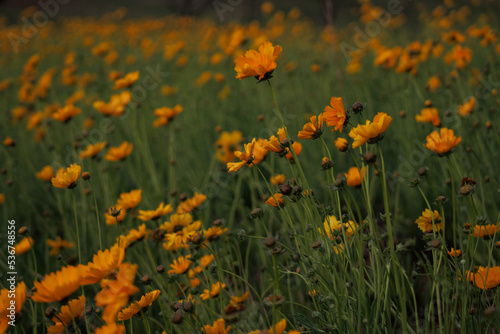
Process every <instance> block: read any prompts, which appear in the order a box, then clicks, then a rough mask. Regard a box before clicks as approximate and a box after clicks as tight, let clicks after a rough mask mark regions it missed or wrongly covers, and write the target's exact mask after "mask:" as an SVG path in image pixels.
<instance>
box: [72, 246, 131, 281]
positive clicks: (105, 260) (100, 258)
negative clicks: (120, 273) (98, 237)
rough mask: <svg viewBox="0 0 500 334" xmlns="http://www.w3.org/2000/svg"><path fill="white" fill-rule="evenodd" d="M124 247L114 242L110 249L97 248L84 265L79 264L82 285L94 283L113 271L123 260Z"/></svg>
mask: <svg viewBox="0 0 500 334" xmlns="http://www.w3.org/2000/svg"><path fill="white" fill-rule="evenodd" d="M124 257H125V247H124V246H123V245H118V244H115V245H113V246H112V247H111V248H110V249H105V250H104V251H101V250H99V251H98V252H97V254H95V255H94V257H93V258H92V262H89V263H88V264H87V265H86V266H80V268H81V271H82V283H81V284H83V285H88V284H94V283H97V282H99V281H100V280H102V279H103V278H106V277H107V276H108V275H109V274H111V273H113V272H114V271H115V270H116V269H117V268H118V267H119V266H120V265H121V264H122V262H123V258H124Z"/></svg>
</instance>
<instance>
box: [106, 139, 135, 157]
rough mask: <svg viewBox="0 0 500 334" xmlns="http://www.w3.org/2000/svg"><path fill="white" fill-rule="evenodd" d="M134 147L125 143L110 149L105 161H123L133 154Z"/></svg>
mask: <svg viewBox="0 0 500 334" xmlns="http://www.w3.org/2000/svg"><path fill="white" fill-rule="evenodd" d="M133 147H134V145H133V144H131V143H129V142H127V141H124V142H123V143H121V145H120V146H118V147H110V149H109V150H108V153H106V155H105V156H104V159H106V160H108V161H120V160H123V159H125V158H126V157H128V156H129V155H130V153H132V149H133Z"/></svg>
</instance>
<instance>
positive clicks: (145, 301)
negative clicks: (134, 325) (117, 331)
mask: <svg viewBox="0 0 500 334" xmlns="http://www.w3.org/2000/svg"><path fill="white" fill-rule="evenodd" d="M160 293H161V291H160V290H153V291H151V292H148V293H146V294H145V295H144V296H142V297H141V299H140V300H139V301H135V302H133V303H132V304H131V305H130V306H129V307H127V308H124V309H123V310H121V311H120V313H118V320H119V321H124V320H128V319H130V318H132V317H133V316H134V315H136V314H138V313H139V312H145V311H146V309H147V308H148V307H149V306H151V305H152V304H153V302H154V301H155V300H156V298H158V296H159V295H160Z"/></svg>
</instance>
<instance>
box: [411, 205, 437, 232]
mask: <svg viewBox="0 0 500 334" xmlns="http://www.w3.org/2000/svg"><path fill="white" fill-rule="evenodd" d="M433 220H434V224H433ZM415 223H417V225H418V228H419V229H421V230H422V232H425V233H428V232H432V230H434V232H439V231H441V229H442V228H443V223H442V222H441V216H440V215H439V212H437V210H434V212H432V213H431V211H430V210H429V209H425V210H424V211H423V212H422V216H420V217H419V218H418V219H417V220H415Z"/></svg>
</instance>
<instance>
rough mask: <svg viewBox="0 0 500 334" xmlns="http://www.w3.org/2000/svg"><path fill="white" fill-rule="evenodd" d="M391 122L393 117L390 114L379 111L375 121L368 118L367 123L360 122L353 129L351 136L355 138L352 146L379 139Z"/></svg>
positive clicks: (355, 146)
mask: <svg viewBox="0 0 500 334" xmlns="http://www.w3.org/2000/svg"><path fill="white" fill-rule="evenodd" d="M391 122H392V117H390V116H388V115H387V114H386V113H383V112H379V113H378V114H377V115H376V116H375V117H374V118H373V123H372V122H370V121H368V120H367V121H366V124H365V125H361V124H359V125H358V126H357V127H355V128H353V129H351V131H350V132H349V137H351V138H353V139H354V143H353V144H352V148H357V147H359V146H361V145H363V144H365V143H367V142H369V143H372V142H376V141H378V139H380V138H381V135H382V134H383V133H384V132H385V130H387V128H388V127H389V124H391Z"/></svg>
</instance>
